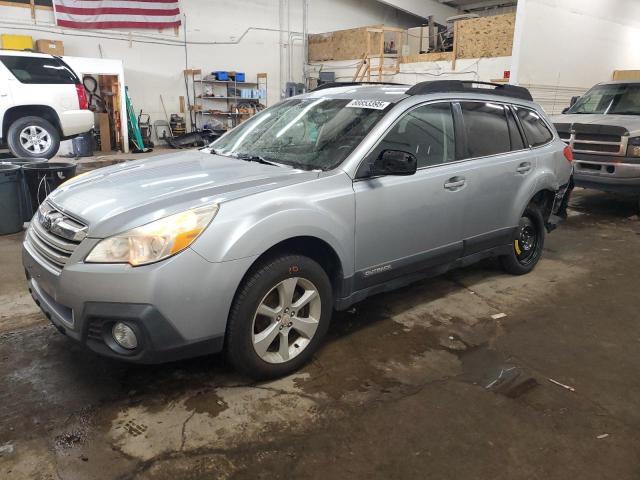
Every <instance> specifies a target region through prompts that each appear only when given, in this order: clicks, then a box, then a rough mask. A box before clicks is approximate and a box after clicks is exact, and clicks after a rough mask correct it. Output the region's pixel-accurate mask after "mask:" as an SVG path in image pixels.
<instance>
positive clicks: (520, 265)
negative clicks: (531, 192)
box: [499, 203, 546, 275]
mask: <svg viewBox="0 0 640 480" xmlns="http://www.w3.org/2000/svg"><path fill="white" fill-rule="evenodd" d="M545 233H546V232H545V226H544V218H543V217H542V213H541V212H540V208H539V207H538V206H536V205H535V204H533V203H531V204H529V205H528V206H527V208H526V209H525V211H524V213H523V214H522V217H521V218H520V224H519V226H518V230H517V232H516V235H515V237H514V239H513V243H512V251H511V253H509V254H508V255H503V256H501V257H499V260H500V264H501V265H502V268H503V270H504V271H505V272H507V273H510V274H512V275H524V274H526V273H529V272H530V271H531V270H533V269H534V268H535V266H536V265H537V264H538V261H539V260H540V257H542V249H543V248H544V239H545Z"/></svg>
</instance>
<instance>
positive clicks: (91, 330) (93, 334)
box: [87, 320, 103, 342]
mask: <svg viewBox="0 0 640 480" xmlns="http://www.w3.org/2000/svg"><path fill="white" fill-rule="evenodd" d="M87 339H88V340H95V341H97V342H102V341H103V338H102V323H101V322H100V321H98V320H92V321H91V322H89V326H88V327H87Z"/></svg>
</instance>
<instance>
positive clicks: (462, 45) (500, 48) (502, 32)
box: [455, 13, 516, 58]
mask: <svg viewBox="0 0 640 480" xmlns="http://www.w3.org/2000/svg"><path fill="white" fill-rule="evenodd" d="M515 23H516V15H515V13H508V14H506V15H495V16H491V17H481V18H472V19H469V20H460V21H458V22H456V36H455V45H456V52H455V53H456V58H482V57H508V56H510V55H511V50H512V48H513V31H514V27H515Z"/></svg>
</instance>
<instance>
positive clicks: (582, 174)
mask: <svg viewBox="0 0 640 480" xmlns="http://www.w3.org/2000/svg"><path fill="white" fill-rule="evenodd" d="M551 119H552V121H553V123H554V124H555V127H556V129H557V130H558V134H559V135H560V138H561V139H562V140H563V141H565V142H566V143H567V144H569V145H570V146H571V148H572V149H573V155H574V160H575V161H574V166H575V171H574V177H573V178H574V183H575V185H576V186H578V187H584V188H595V189H598V190H603V191H607V192H619V193H629V194H633V195H638V196H640V82H622V81H618V82H606V83H600V84H598V85H596V86H594V87H593V88H592V89H591V90H589V91H588V92H587V93H585V94H584V95H583V96H582V97H580V98H579V99H577V101H576V102H575V103H574V104H573V105H572V106H571V107H569V108H568V109H566V110H565V112H564V113H563V114H562V115H555V116H552V117H551Z"/></svg>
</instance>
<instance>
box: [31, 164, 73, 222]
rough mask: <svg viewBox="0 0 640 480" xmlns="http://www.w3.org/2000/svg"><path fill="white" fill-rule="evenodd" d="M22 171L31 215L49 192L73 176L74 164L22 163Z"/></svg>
mask: <svg viewBox="0 0 640 480" xmlns="http://www.w3.org/2000/svg"><path fill="white" fill-rule="evenodd" d="M22 171H23V173H24V179H25V182H26V183H27V188H28V190H29V199H30V200H31V207H32V211H31V216H33V214H34V213H35V212H36V209H37V208H38V206H39V205H40V204H41V203H42V202H43V201H44V199H45V198H47V195H49V194H50V193H51V192H53V191H54V190H55V189H56V188H58V187H59V186H60V185H62V184H63V183H64V182H66V181H67V180H69V179H70V178H71V177H74V176H75V174H76V165H75V164H73V163H62V162H60V163H58V162H47V163H44V164H42V165H23V166H22Z"/></svg>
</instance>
